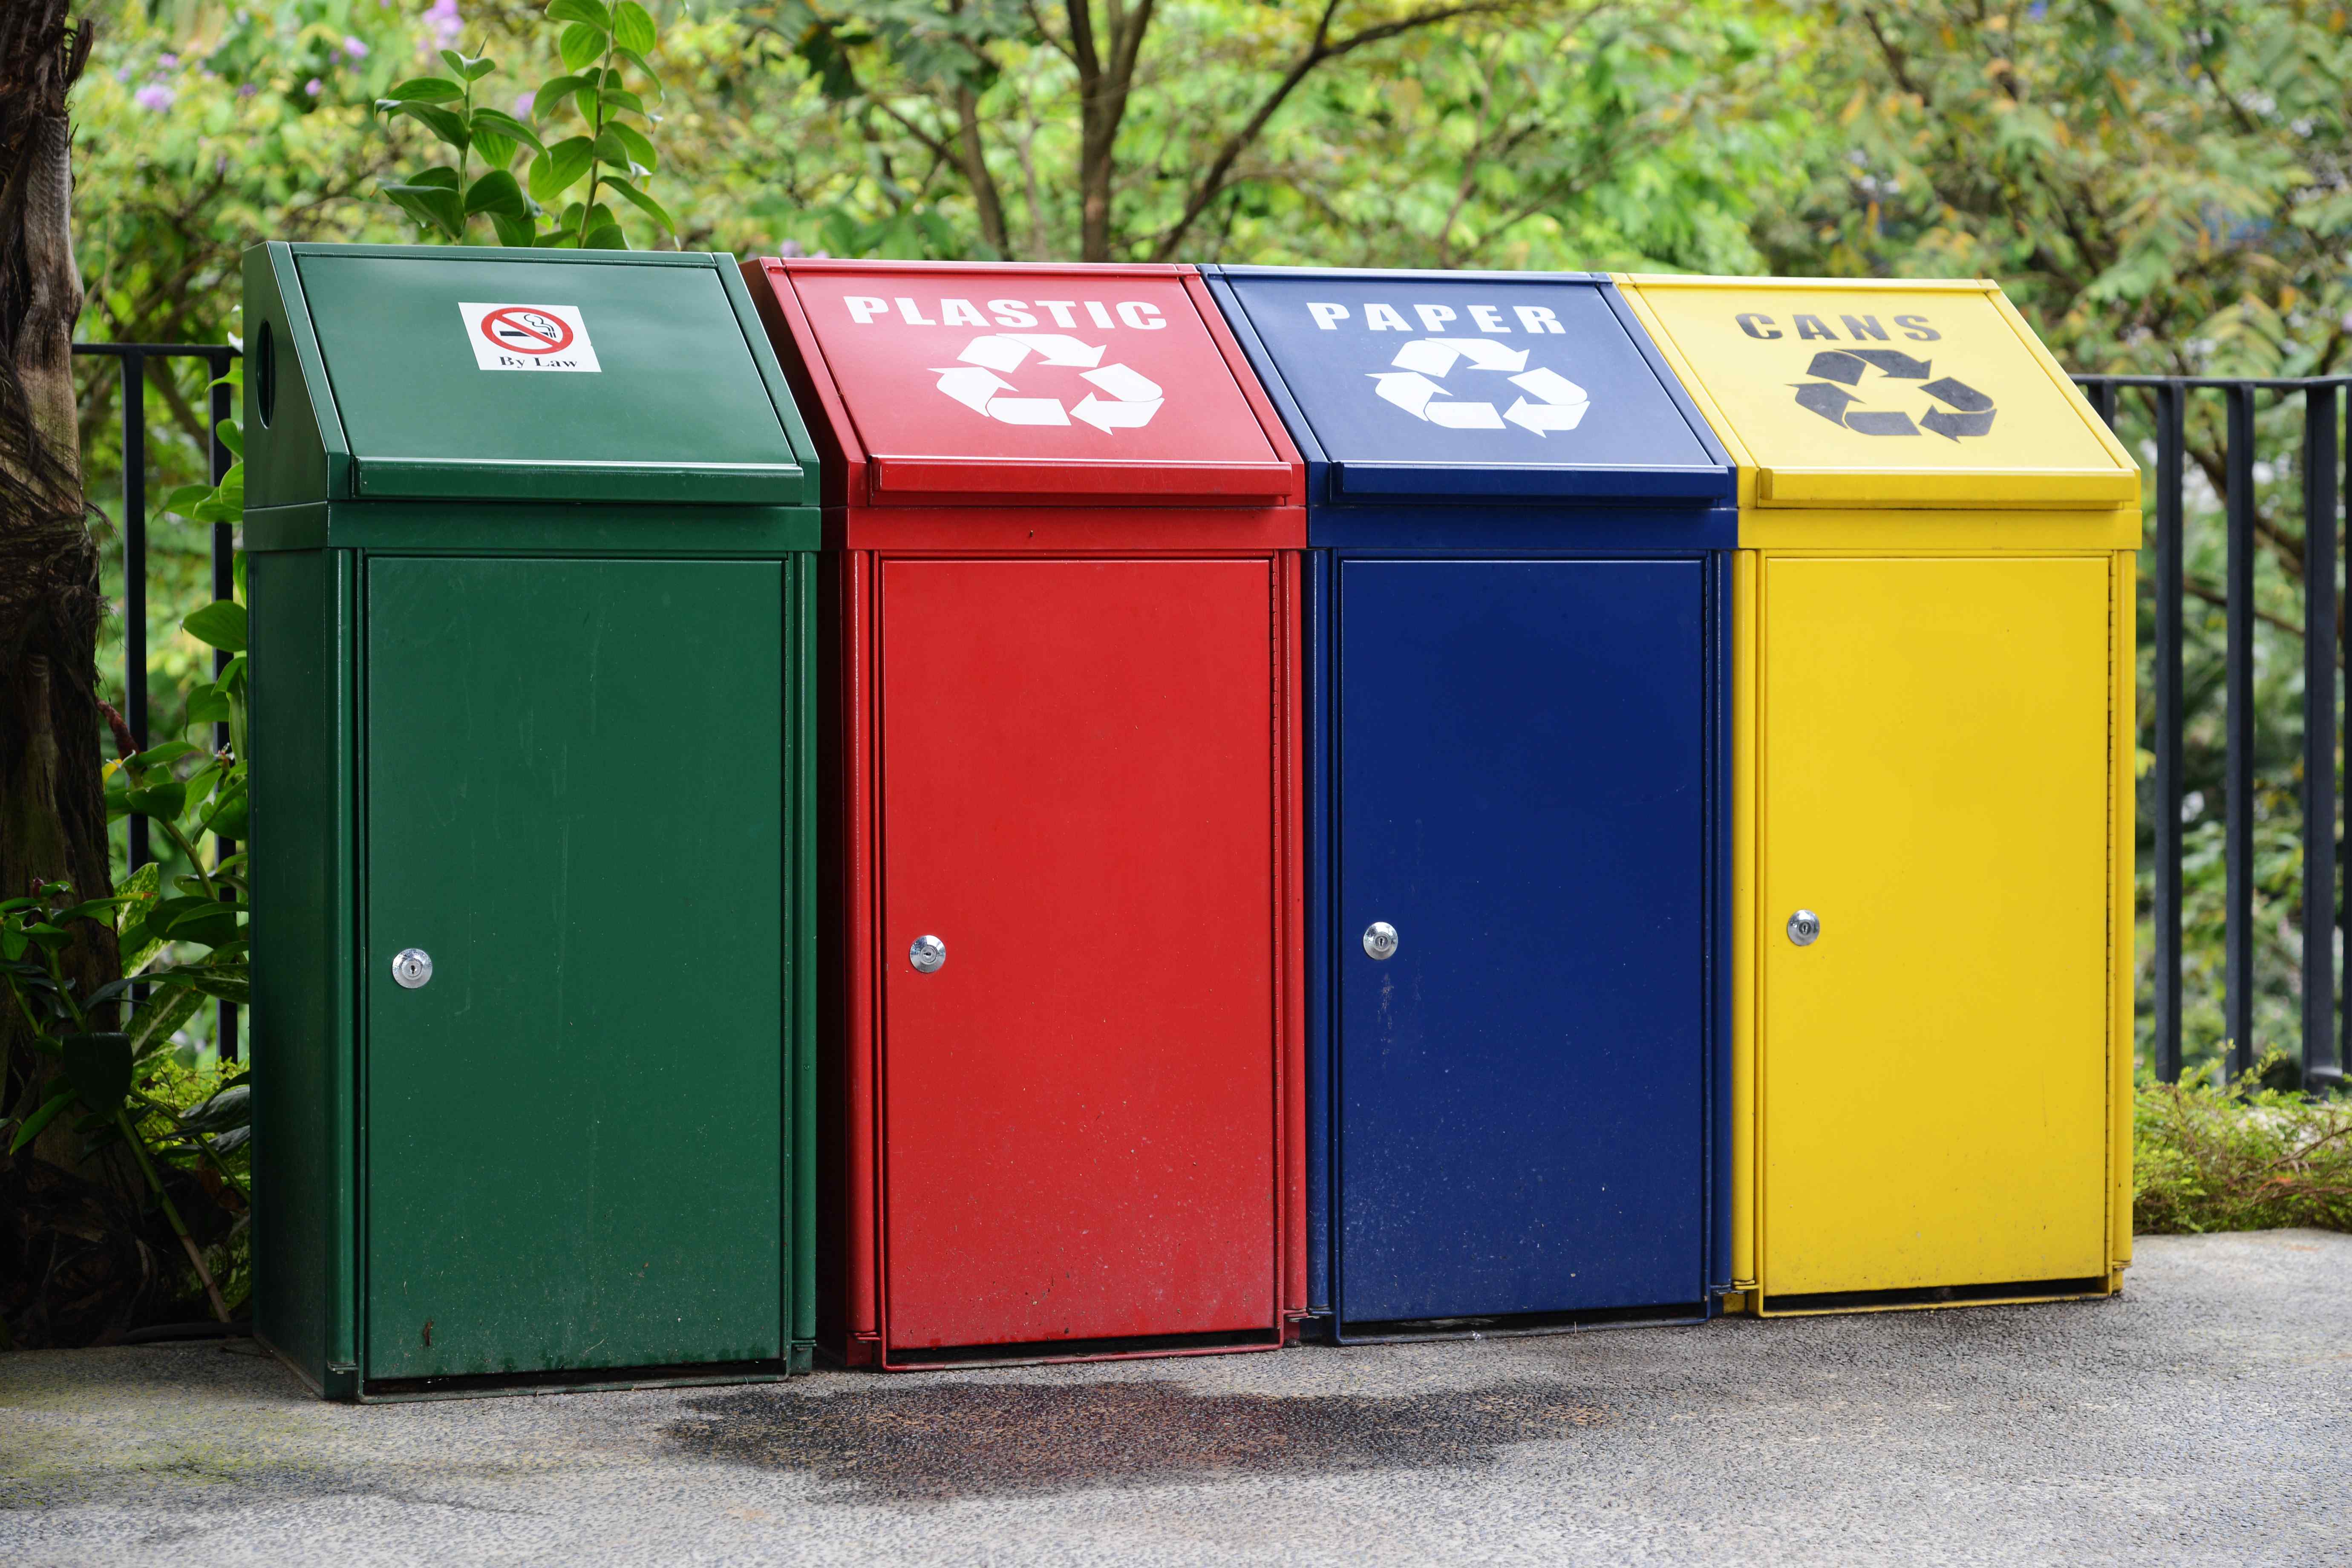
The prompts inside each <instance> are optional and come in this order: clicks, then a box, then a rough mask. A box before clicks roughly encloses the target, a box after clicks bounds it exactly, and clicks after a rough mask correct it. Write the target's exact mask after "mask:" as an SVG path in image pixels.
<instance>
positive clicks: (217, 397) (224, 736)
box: [205, 349, 237, 1062]
mask: <svg viewBox="0 0 2352 1568" xmlns="http://www.w3.org/2000/svg"><path fill="white" fill-rule="evenodd" d="M230 357H231V351H230V350H227V349H221V350H219V351H218V352H216V353H210V354H207V355H205V368H206V369H207V370H209V371H210V372H211V373H212V379H213V382H214V385H213V386H212V388H211V398H210V407H211V415H212V422H211V424H210V425H209V426H207V428H208V429H209V431H210V437H211V444H212V477H213V483H215V484H218V483H220V482H221V479H222V477H223V476H224V475H226V473H227V472H228V470H229V465H230V464H231V463H232V462H233V461H235V459H236V454H235V453H234V452H231V451H230V450H229V449H228V447H227V445H226V443H225V442H223V441H222V440H221V433H220V431H221V426H222V425H223V424H224V423H225V422H226V420H227V419H228V416H229V404H228V393H229V389H228V388H227V387H226V386H225V385H222V384H220V382H221V378H222V377H224V376H226V375H227V374H228V367H229V360H230ZM213 597H214V598H215V599H234V598H235V597H236V526H235V525H234V524H232V523H226V522H216V523H214V524H213ZM228 661H229V656H228V655H227V654H226V653H224V652H222V651H221V650H220V649H218V648H215V649H214V650H213V678H214V679H219V678H220V673H221V671H222V670H224V669H226V668H228ZM230 743H231V737H230V734H229V727H228V725H227V724H226V723H225V722H224V723H218V724H215V725H214V726H213V750H215V751H216V752H225V751H226V750H228V748H229V745H230ZM214 854H215V863H216V864H217V863H218V861H222V860H226V859H227V858H229V857H230V856H232V855H234V854H236V843H235V842H234V841H233V840H231V839H227V838H223V839H220V840H219V841H218V842H217V845H216V847H215V851H214ZM221 896H222V897H223V898H224V899H226V898H229V897H231V896H232V895H230V894H227V893H224V894H222V895H221ZM236 1018H237V1013H236V1003H234V1002H230V1001H227V1000H226V999H224V1000H223V1001H222V1003H221V1004H220V1013H219V1019H220V1022H219V1027H218V1028H217V1029H216V1030H215V1033H214V1036H213V1040H214V1045H215V1047H216V1048H217V1049H218V1050H219V1052H220V1059H221V1060H223V1061H225V1062H233V1061H235V1060H236V1054H237V1052H236V1047H237V1039H236Z"/></svg>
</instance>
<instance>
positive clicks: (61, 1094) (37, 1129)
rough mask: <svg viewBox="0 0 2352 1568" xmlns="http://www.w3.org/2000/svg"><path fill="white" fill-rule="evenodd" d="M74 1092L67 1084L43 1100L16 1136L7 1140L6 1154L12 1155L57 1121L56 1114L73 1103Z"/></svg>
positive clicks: (17, 1130)
mask: <svg viewBox="0 0 2352 1568" xmlns="http://www.w3.org/2000/svg"><path fill="white" fill-rule="evenodd" d="M74 1092H75V1090H74V1086H73V1085H72V1084H70V1083H68V1084H65V1085H63V1086H61V1087H60V1088H59V1089H58V1091H57V1092H56V1093H55V1094H52V1095H51V1096H49V1098H48V1099H47V1100H43V1101H42V1102H41V1108H40V1109H39V1110H36V1111H35V1112H33V1114H32V1115H30V1116H27V1117H26V1118H25V1124H24V1125H23V1126H22V1127H19V1128H17V1129H16V1136H15V1137H14V1138H11V1139H9V1140H8V1152H10V1153H11V1154H14V1153H15V1152H16V1151H17V1150H19V1149H22V1148H23V1147H24V1146H25V1145H26V1144H27V1143H30V1142H32V1141H33V1140H34V1139H36V1138H38V1137H39V1136H40V1135H41V1133H42V1132H43V1131H46V1130H47V1127H48V1125H49V1123H50V1122H52V1121H56V1120H57V1119H58V1111H60V1110H64V1109H65V1108H66V1107H67V1106H68V1105H70V1104H72V1103H73V1098H74Z"/></svg>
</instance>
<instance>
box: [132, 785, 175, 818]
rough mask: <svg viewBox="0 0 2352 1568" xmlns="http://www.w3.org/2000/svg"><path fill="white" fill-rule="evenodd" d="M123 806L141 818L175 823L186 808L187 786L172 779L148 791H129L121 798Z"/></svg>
mask: <svg viewBox="0 0 2352 1568" xmlns="http://www.w3.org/2000/svg"><path fill="white" fill-rule="evenodd" d="M123 804H124V805H127V806H128V807H130V809H131V810H132V811H134V812H136V813H138V814H139V815H140V816H152V817H153V818H154V819H155V820H156V821H158V822H177V821H179V820H180V813H182V812H184V811H185V810H186V809H187V808H188V786H187V785H185V784H182V783H181V782H180V781H179V780H177V779H172V780H170V781H168V782H166V783H163V784H156V785H154V786H153V787H152V788H150V789H134V790H132V791H131V792H130V793H129V794H128V795H125V796H124V797H123Z"/></svg>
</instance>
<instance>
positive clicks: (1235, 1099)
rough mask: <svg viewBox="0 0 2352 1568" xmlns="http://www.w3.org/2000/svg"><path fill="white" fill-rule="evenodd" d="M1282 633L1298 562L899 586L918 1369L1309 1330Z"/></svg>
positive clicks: (1030, 574)
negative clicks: (1282, 1042) (1279, 823)
mask: <svg viewBox="0 0 2352 1568" xmlns="http://www.w3.org/2000/svg"><path fill="white" fill-rule="evenodd" d="M1273 607H1274V581H1273V568H1272V566H1271V565H1270V564H1269V563H1266V562H1265V561H1200V560H1193V561H1182V560H1163V561H1118V560H1110V561H1104V560H1089V561H1068V560H1040V559H1011V560H986V561H952V560H921V561H889V562H887V563H885V564H884V565H883V567H882V615H881V662H882V676H881V683H882V721H881V729H882V764H881V771H882V834H881V838H882V846H883V848H882V855H883V858H884V861H885V865H884V869H883V879H882V880H883V907H882V911H881V920H882V926H881V930H882V933H883V941H884V942H885V944H886V945H885V952H884V954H883V958H884V963H885V966H886V973H887V980H886V982H885V984H884V994H883V1006H884V1016H883V1031H884V1046H883V1066H882V1078H883V1085H882V1094H883V1106H884V1126H883V1148H884V1156H883V1157H884V1166H883V1181H884V1184H885V1188H886V1204H885V1213H886V1215H887V1217H886V1220H885V1245H886V1258H885V1270H886V1272H885V1282H886V1289H887V1337H888V1340H889V1342H890V1345H891V1347H892V1348H894V1349H898V1350H913V1349H919V1348H925V1347H937V1346H948V1345H983V1344H992V1345H1003V1344H1020V1343H1026V1342H1038V1341H1058V1340H1087V1339H1098V1338H1108V1337H1114V1336H1116V1337H1127V1336H1135V1335H1161V1334H1192V1333H1213V1332H1220V1331H1243V1330H1249V1329H1254V1328H1255V1329H1266V1330H1271V1329H1272V1328H1273V1327H1274V1326H1275V1325H1276V1321H1277V1308H1276V1267H1277V1252H1276V1181H1275V1168H1276V1110H1277V1105H1276V1077H1275V1050H1276V1042H1275V1023H1276V1018H1275V1007H1276V991H1275V981H1274V976H1275V973H1276V971H1275V964H1276V919H1275V916H1276V910H1275V898H1276V889H1275V878H1274V827H1273V825H1274V816H1275V808H1276V801H1277V800H1278V798H1279V796H1278V795H1277V793H1276V776H1275V767H1276V758H1275V752H1274V740H1273V738H1274V730H1275V706H1274V704H1275V689H1274V660H1273V648H1272V637H1273V629H1274V618H1273ZM927 935H928V936H935V937H938V938H939V939H940V941H941V942H943V943H944V944H945V947H946V958H945V962H944V963H941V964H940V966H939V968H937V969H936V970H935V971H933V972H931V973H919V972H918V971H917V970H916V969H915V968H914V966H913V963H912V962H911V960H910V958H909V955H908V948H909V945H910V944H911V943H913V942H915V941H916V939H918V938H919V937H923V936H927Z"/></svg>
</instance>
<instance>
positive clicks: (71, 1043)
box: [0, 486, 252, 1321]
mask: <svg viewBox="0 0 2352 1568" xmlns="http://www.w3.org/2000/svg"><path fill="white" fill-rule="evenodd" d="M223 488H226V487H225V486H224V487H223ZM185 504H187V505H189V506H191V507H202V506H217V505H219V504H221V493H220V490H218V489H215V490H214V491H212V492H210V493H208V494H206V495H205V496H204V497H202V498H201V499H190V500H187V501H186V502H185ZM190 622H191V633H192V635H194V636H196V637H200V638H202V639H204V640H205V641H207V642H209V643H210V644H211V645H212V646H214V647H218V648H220V649H222V650H223V651H225V652H231V651H233V652H235V653H236V657H234V658H231V659H230V660H229V662H228V664H227V666H226V668H224V669H223V670H222V671H221V673H220V676H219V678H218V679H216V680H214V681H212V682H209V683H207V684H206V685H205V687H203V688H201V689H199V690H198V691H197V692H196V693H194V695H193V696H192V698H191V700H190V703H189V712H190V718H189V720H188V724H189V727H190V728H191V729H194V730H196V731H198V732H199V733H205V734H208V733H209V732H210V731H211V730H212V727H213V725H214V724H215V722H226V723H227V724H228V725H229V727H230V731H231V733H232V735H233V736H234V737H235V741H234V742H233V745H232V749H230V750H228V751H225V752H212V751H210V750H208V749H207V748H206V747H205V746H204V745H202V744H200V743H198V742H193V741H188V740H172V741H166V742H163V743H161V744H159V745H155V746H151V747H148V748H147V749H146V750H144V751H141V752H131V753H129V754H126V755H124V756H123V757H121V758H120V759H118V760H117V761H116V762H113V763H109V764H108V766H107V770H106V773H107V779H106V805H107V813H108V817H109V819H110V820H117V819H120V818H122V817H125V816H144V817H146V818H148V819H149V820H150V821H151V823H152V825H153V826H154V827H155V828H157V829H158V830H160V831H161V833H162V834H163V837H165V838H166V839H168V840H169V841H170V843H171V844H172V845H173V847H175V848H176V849H178V851H179V852H180V857H181V859H182V861H183V863H184V864H185V865H187V866H188V867H189V868H191V870H192V872H193V875H187V876H175V877H173V878H172V879H170V880H169V881H168V882H167V881H166V880H165V879H164V877H165V873H164V869H163V866H162V865H160V864H157V863H154V862H150V863H149V864H147V865H144V866H142V867H140V868H138V869H137V870H136V871H134V872H132V873H131V874H130V875H129V876H127V877H125V878H123V879H121V882H120V883H119V884H118V887H117V890H116V892H115V893H114V895H113V896H112V897H110V898H103V899H87V900H77V899H75V898H74V896H73V891H72V889H69V888H68V887H67V886H66V885H65V884H64V883H62V882H50V883H47V884H44V885H43V886H41V887H39V888H37V889H34V890H33V892H32V893H31V894H30V895H28V896H26V897H23V898H17V899H11V900H5V902H0V988H5V991H6V993H7V998H8V1003H9V1005H12V1006H14V1007H15V1008H16V1010H17V1012H18V1013H19V1014H20V1015H21V1016H22V1017H23V1018H24V1020H25V1022H26V1025H27V1026H29V1029H30V1034H29V1040H30V1044H31V1047H32V1049H33V1050H34V1051H35V1052H36V1053H37V1054H38V1055H40V1056H45V1057H47V1058H52V1059H53V1060H54V1063H55V1071H54V1072H53V1073H46V1074H45V1073H43V1072H41V1071H40V1069H39V1068H38V1065H37V1064H27V1065H28V1067H29V1068H30V1070H29V1071H28V1072H27V1073H26V1079H27V1081H31V1082H40V1081H43V1080H44V1079H45V1080H46V1081H47V1086H48V1088H47V1093H46V1095H44V1096H43V1097H42V1098H41V1099H40V1100H39V1102H38V1103H37V1105H35V1106H33V1108H32V1109H31V1110H28V1111H26V1112H25V1113H24V1114H23V1115H22V1117H21V1119H18V1120H15V1121H13V1122H12V1121H10V1120H9V1119H6V1118H0V1135H5V1138H6V1149H7V1152H8V1153H9V1154H11V1155H14V1154H16V1153H18V1152H21V1151H23V1150H24V1149H26V1147H28V1146H30V1145H32V1144H34V1143H35V1142H37V1141H40V1140H45V1139H46V1140H48V1141H49V1142H50V1143H52V1144H54V1143H55V1142H57V1136H56V1135H57V1131H58V1124H59V1123H60V1122H63V1123H65V1125H66V1128H67V1129H68V1131H70V1132H71V1133H72V1134H74V1135H75V1142H76V1145H77V1147H78V1149H79V1157H80V1159H82V1160H84V1161H88V1160H90V1159H92V1158H94V1157H97V1156H99V1155H100V1154H102V1153H104V1152H106V1151H108V1150H110V1149H112V1148H115V1147H118V1146H120V1147H122V1148H125V1149H127V1151H128V1152H129V1154H130V1156H131V1162H132V1163H134V1164H135V1165H136V1166H137V1168H138V1170H139V1172H140V1173H141V1176H142V1181H143V1183H144V1185H145V1188H146V1190H147V1193H148V1194H149V1196H150V1197H152V1200H153V1201H154V1203H155V1205H157V1206H158V1207H159V1208H160V1209H161V1210H162V1211H163V1215H164V1217H165V1219H166V1220H167V1221H168V1223H169V1224H170V1226H171V1228H172V1230H173V1233H174V1234H175V1235H177V1236H178V1237H179V1239H180V1243H181V1245H182V1247H184V1249H185V1250H186V1252H187V1256H188V1258H189V1262H190V1265H191V1268H193V1270H194V1276H195V1278H196V1279H197V1280H198V1282H199V1283H200V1284H201V1286H202V1289H203V1290H204V1292H205V1295H206V1296H207V1297H208V1298H209V1299H210V1300H211V1303H212V1306H213V1310H214V1311H215V1314H217V1315H218V1316H219V1317H220V1318H221V1319H222V1320H223V1321H226V1320H227V1317H228V1310H229V1305H230V1301H231V1298H230V1297H228V1296H226V1295H224V1293H223V1292H222V1291H221V1289H219V1281H218V1280H217V1279H216V1278H215V1273H214V1270H213V1268H212V1263H211V1262H210V1261H208V1260H207V1258H206V1257H205V1249H204V1248H201V1247H198V1246H197V1244H196V1242H195V1239H194V1236H193V1234H192V1233H191V1231H190V1229H189V1226H188V1224H187V1222H186V1219H185V1217H184V1215H182V1213H181V1211H180V1208H179V1205H177V1204H176V1203H175V1202H174V1201H173V1197H172V1194H171V1191H170V1188H169V1185H168V1184H166V1182H165V1181H164V1180H163V1176H162V1175H161V1174H159V1171H158V1166H159V1165H162V1166H164V1167H179V1168H182V1169H185V1170H188V1171H190V1172H192V1173H194V1174H195V1176H196V1179H197V1183H198V1186H199V1189H200V1190H201V1191H203V1192H205V1194H208V1195H209V1196H210V1197H211V1198H212V1199H213V1201H215V1203H217V1204H219V1205H221V1206H222V1207H224V1208H226V1209H228V1210H230V1211H231V1212H233V1213H234V1214H236V1215H239V1216H240V1218H239V1219H238V1221H237V1223H236V1225H235V1226H232V1227H231V1241H232V1242H233V1243H236V1244H238V1245H241V1242H239V1238H238V1235H237V1233H238V1232H239V1231H241V1227H242V1217H241V1216H242V1215H243V1214H244V1213H245V1211H246V1209H247V1206H248V1189H247V1174H246V1171H247V1164H246V1162H245V1161H244V1159H243V1158H239V1159H238V1160H237V1161H236V1163H234V1164H233V1163H231V1160H230V1156H231V1155H233V1154H237V1153H238V1152H239V1151H240V1150H241V1149H242V1148H243V1146H244V1145H245V1143H246V1142H247V1139H248V1137H249V1134H250V1126H251V1122H250V1117H249V1112H248V1097H247V1089H246V1088H245V1086H244V1079H243V1077H242V1075H241V1074H240V1075H237V1076H235V1077H229V1078H221V1077H219V1076H218V1074H217V1069H215V1080H214V1081H212V1082H211V1084H210V1085H209V1088H208V1089H207V1091H206V1093H205V1095H204V1097H203V1098H202V1099H201V1100H191V1099H189V1098H188V1097H187V1096H186V1095H185V1094H184V1093H181V1092H177V1090H176V1089H175V1086H177V1088H178V1089H184V1086H185V1084H186V1082H187V1081H189V1078H188V1075H189V1074H190V1073H191V1071H192V1070H193V1069H194V1068H196V1067H197V1066H198V1065H199V1064H198V1063H196V1062H194V1061H190V1060H184V1059H183V1058H182V1055H181V1053H180V1051H179V1048H178V1039H177V1037H178V1036H179V1034H180V1032H181V1031H182V1030H183V1028H184V1026H186V1025H187V1024H188V1023H189V1021H190V1020H191V1019H193V1018H194V1016H196V1014H197V1013H198V1012H199V1011H200V1010H201V1009H202V1008H203V1006H204V1005H205V1003H206V1001H207V1000H219V1001H226V1002H231V1003H236V1004H240V1005H242V1004H244V1003H245V1002H247V1000H248V999H249V998H250V995H251V991H252V984H251V975H250V970H249V965H248V957H247V954H248V942H247V881H246V878H245V867H246V863H247V858H246V856H245V855H242V854H238V855H232V856H229V857H227V858H224V859H221V860H220V861H219V862H218V863H217V864H216V865H215V866H213V867H211V868H207V867H206V865H205V856H204V853H203V850H202V847H201V846H202V843H203V841H204V840H205V839H206V838H208V837H211V838H226V839H236V838H242V837H244V835H245V828H246V800H247V794H246V765H245V760H244V756H243V746H244V740H245V733H246V728H245V690H246V686H245V680H246V662H245V658H244V656H243V653H242V651H241V650H242V649H243V647H244V646H245V608H244V606H243V605H239V604H236V603H234V602H229V601H224V602H222V603H220V604H215V605H209V606H207V607H206V608H205V610H204V611H201V612H199V613H198V615H197V616H192V617H190ZM124 733H125V734H126V735H127V733H128V731H124ZM125 749H126V752H127V750H128V748H127V746H126V748H125ZM82 921H103V922H104V923H105V924H106V925H107V926H108V927H110V929H111V931H112V933H113V936H114V940H115V945H116V950H117V951H118V952H120V954H121V972H122V976H123V977H122V978H121V979H119V980H114V981H110V982H109V983H107V984H104V985H100V986H97V987H95V988H91V989H88V990H85V989H84V988H83V987H82V985H81V984H79V982H77V981H76V980H75V979H74V978H73V977H72V976H70V975H69V974H68V973H67V971H66V969H65V966H64V963H63V962H62V954H63V952H64V951H65V949H66V948H67V947H68V945H70V944H71V943H72V942H73V941H74V939H75V937H76V935H77V934H78V933H77V931H76V930H75V928H76V926H77V924H78V923H79V922H82ZM125 1014H127V1015H128V1016H121V1015H125ZM10 1067H11V1064H10V1063H8V1062H7V1061H6V1060H5V1059H0V1085H5V1083H6V1082H7V1081H8V1079H9V1076H10ZM68 1118H70V1119H71V1120H70V1121H68ZM218 1250H219V1249H218V1248H215V1252H217V1251H218ZM231 1250H232V1251H234V1250H235V1247H232V1248H231ZM218 1260H220V1261H226V1254H224V1255H222V1257H221V1258H220V1259H218Z"/></svg>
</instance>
